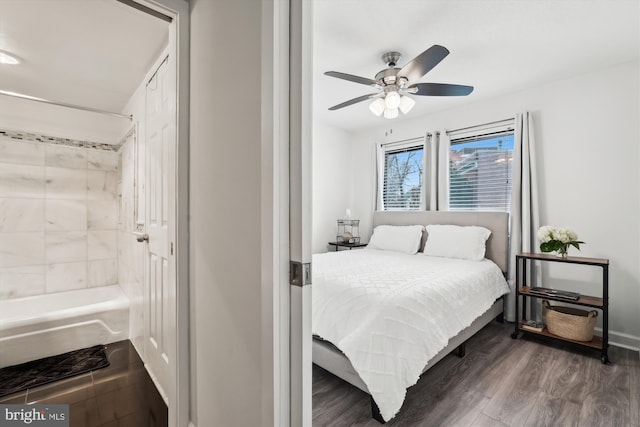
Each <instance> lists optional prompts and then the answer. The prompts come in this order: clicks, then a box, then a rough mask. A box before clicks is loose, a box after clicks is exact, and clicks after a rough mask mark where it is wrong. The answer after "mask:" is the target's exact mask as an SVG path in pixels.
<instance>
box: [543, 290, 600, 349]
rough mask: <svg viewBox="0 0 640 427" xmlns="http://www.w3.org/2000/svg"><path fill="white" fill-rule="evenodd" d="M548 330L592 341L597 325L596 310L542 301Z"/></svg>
mask: <svg viewBox="0 0 640 427" xmlns="http://www.w3.org/2000/svg"><path fill="white" fill-rule="evenodd" d="M542 304H543V305H544V311H545V316H546V323H547V330H548V331H549V332H551V333H552V334H554V335H557V336H559V337H562V338H566V339H570V340H575V341H591V340H592V339H593V328H594V327H595V325H596V317H598V312H597V311H596V310H591V311H586V310H580V309H579V308H574V307H564V306H560V305H557V306H552V305H551V304H549V301H547V300H544V301H542Z"/></svg>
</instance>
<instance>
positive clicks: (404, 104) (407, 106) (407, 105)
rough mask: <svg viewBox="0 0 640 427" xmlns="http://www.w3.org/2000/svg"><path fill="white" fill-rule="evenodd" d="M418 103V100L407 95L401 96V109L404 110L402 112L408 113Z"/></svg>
mask: <svg viewBox="0 0 640 427" xmlns="http://www.w3.org/2000/svg"><path fill="white" fill-rule="evenodd" d="M414 105H416V101H415V100H414V99H413V98H411V97H409V96H406V95H402V96H401V97H400V105H399V108H400V111H402V114H407V113H408V112H409V111H411V109H412V108H413V106H414Z"/></svg>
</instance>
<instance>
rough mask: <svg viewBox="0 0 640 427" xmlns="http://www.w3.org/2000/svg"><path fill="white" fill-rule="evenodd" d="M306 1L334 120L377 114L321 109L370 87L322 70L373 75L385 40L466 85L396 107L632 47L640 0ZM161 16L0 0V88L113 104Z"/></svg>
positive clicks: (563, 70)
mask: <svg viewBox="0 0 640 427" xmlns="http://www.w3.org/2000/svg"><path fill="white" fill-rule="evenodd" d="M313 7H314V23H313V26H314V28H313V40H314V46H313V82H314V83H313V84H314V117H315V119H316V120H319V121H322V122H326V123H328V124H331V125H333V126H337V127H341V128H344V129H362V128H366V127H370V126H378V125H382V124H384V123H385V119H383V118H381V117H375V116H374V115H373V114H371V112H370V111H369V109H368V102H362V103H360V104H355V105H352V106H350V107H346V108H344V109H341V110H338V111H327V108H328V107H330V106H332V105H335V104H338V103H341V102H343V101H346V100H348V99H351V98H355V97H357V96H360V95H364V94H367V93H371V92H373V90H372V88H370V87H367V86H364V85H359V84H356V83H352V82H347V81H343V80H339V79H336V78H332V77H327V76H324V75H323V73H324V72H325V71H330V70H333V71H341V72H344V73H349V74H355V75H359V76H362V77H368V78H373V76H374V75H375V74H376V73H377V72H378V71H380V70H382V69H383V68H385V64H383V62H382V60H381V59H380V56H381V55H382V53H384V52H385V51H388V50H398V51H400V52H401V53H402V54H403V58H402V59H401V60H400V63H399V66H402V65H404V64H405V63H406V62H408V61H409V60H411V59H412V58H414V57H415V56H416V55H418V54H419V53H421V52H422V51H424V50H425V49H427V48H429V47H430V46H432V45H433V44H440V45H443V46H445V47H447V48H448V49H449V50H450V51H451V53H450V54H449V56H447V57H446V58H445V59H444V60H443V61H442V62H441V63H440V64H439V65H438V66H436V67H435V68H434V69H433V70H432V71H431V72H429V73H428V74H427V75H426V76H424V77H423V78H422V79H420V82H437V83H454V84H463V85H471V86H474V87H475V90H474V92H473V93H472V94H471V95H469V96H467V97H452V98H438V97H416V99H417V101H418V103H417V105H416V106H415V108H414V109H413V110H412V111H411V112H410V113H409V115H407V116H404V117H406V118H411V117H416V116H419V115H423V114H428V113H429V112H433V111H436V110H441V109H447V108H456V107H457V106H460V105H462V104H464V103H468V102H475V101H478V100H482V99H486V98H490V97H495V96H497V95H501V94H506V93H510V92H516V91H519V90H522V89H525V88H528V87H532V86H535V85H539V84H543V83H545V82H549V81H553V80H558V79H562V78H566V77H570V76H573V75H577V74H581V73H586V72H589V71H590V70H595V69H598V68H604V67H607V66H610V65H613V64H617V63H622V62H625V61H630V60H634V59H637V58H639V57H640V0H314V1H313ZM167 28H168V27H167V23H166V22H164V21H161V20H159V19H157V18H154V17H151V16H149V15H147V14H144V13H142V12H140V11H138V10H135V9H132V8H130V7H128V6H125V5H123V4H121V3H118V2H116V1H115V0H0V50H2V51H6V52H8V53H10V54H13V55H15V56H17V57H18V58H19V59H20V60H21V64H19V65H17V66H10V65H4V64H0V90H7V91H12V92H19V93H24V94H27V95H32V96H37V97H41V98H46V99H51V100H55V101H61V102H66V103H72V104H78V105H85V106H88V107H93V108H99V109H106V110H112V111H120V110H121V109H122V107H123V106H124V105H125V103H126V102H127V100H128V99H129V97H130V96H131V94H132V93H133V91H134V90H135V88H136V87H137V85H138V84H139V83H140V81H141V80H142V78H143V77H144V75H145V73H146V72H147V71H148V70H149V68H150V67H151V65H152V63H153V61H154V60H155V59H156V57H157V56H158V55H159V53H160V51H161V49H162V48H163V47H164V46H165V45H166V43H167V34H168V30H167ZM232 47H233V46H232V45H230V48H232ZM3 98H4V97H3V96H1V95H0V102H2V100H3ZM395 120H403V117H402V116H401V117H400V118H398V119H395Z"/></svg>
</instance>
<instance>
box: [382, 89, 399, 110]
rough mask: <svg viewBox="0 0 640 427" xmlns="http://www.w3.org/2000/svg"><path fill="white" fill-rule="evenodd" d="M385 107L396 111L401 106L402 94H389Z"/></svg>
mask: <svg viewBox="0 0 640 427" xmlns="http://www.w3.org/2000/svg"><path fill="white" fill-rule="evenodd" d="M384 105H385V106H386V107H387V108H389V109H392V110H393V109H396V108H398V107H399V106H400V94H399V93H398V92H389V93H387V96H385V97H384Z"/></svg>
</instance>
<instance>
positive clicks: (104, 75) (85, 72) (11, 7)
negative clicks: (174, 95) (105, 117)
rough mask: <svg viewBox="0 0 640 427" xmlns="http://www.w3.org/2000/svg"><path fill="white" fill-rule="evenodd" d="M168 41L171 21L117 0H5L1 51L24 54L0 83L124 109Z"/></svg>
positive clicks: (0, 12)
mask: <svg viewBox="0 0 640 427" xmlns="http://www.w3.org/2000/svg"><path fill="white" fill-rule="evenodd" d="M167 41H168V23H167V22H165V21H162V20H160V19H158V18H155V17H152V16H150V15H147V14H146V13H143V12H141V11H138V10H136V9H133V8H131V7H129V6H126V5H124V4H121V3H118V2H116V1H115V0H0V50H2V51H5V52H7V53H9V54H11V55H13V56H16V57H17V58H18V59H19V60H20V64H18V65H6V64H0V90H5V91H10V92H17V93H22V94H26V95H30V96H35V97H39V98H45V99H49V100H52V101H58V102H65V103H70V104H76V105H82V106H87V107H92V108H98V109H103V110H109V111H114V112H120V111H121V110H122V108H123V107H124V106H125V104H126V102H127V101H128V100H129V98H130V97H131V95H132V94H133V92H134V90H135V89H136V88H137V86H138V85H139V84H140V82H141V81H142V79H143V78H144V76H145V74H146V72H147V71H148V70H149V69H150V67H151V66H152V65H153V61H154V60H155V59H156V58H157V57H158V55H160V53H161V51H162V49H163V48H164V47H165V46H166V45H167ZM3 99H6V96H3V95H0V102H2V101H3Z"/></svg>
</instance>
